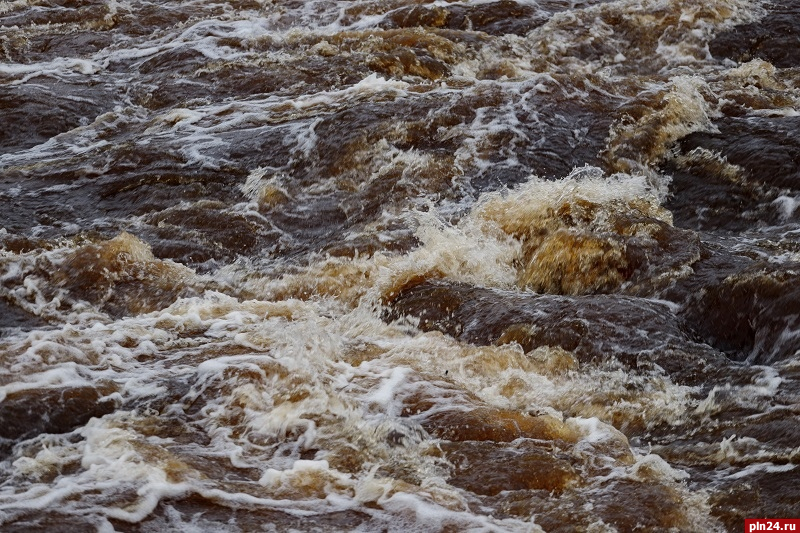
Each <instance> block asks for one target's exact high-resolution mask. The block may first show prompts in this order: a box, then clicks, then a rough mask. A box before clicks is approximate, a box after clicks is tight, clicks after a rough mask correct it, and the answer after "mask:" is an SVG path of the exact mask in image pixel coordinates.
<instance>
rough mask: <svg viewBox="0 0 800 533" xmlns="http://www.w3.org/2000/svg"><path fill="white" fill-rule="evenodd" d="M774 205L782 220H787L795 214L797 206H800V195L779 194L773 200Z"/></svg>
mask: <svg viewBox="0 0 800 533" xmlns="http://www.w3.org/2000/svg"><path fill="white" fill-rule="evenodd" d="M772 205H774V206H775V208H776V209H777V211H778V213H779V214H780V217H781V220H783V221H784V222H785V221H787V220H789V219H790V218H792V217H793V216H794V213H795V211H797V207H798V206H800V196H787V195H782V196H778V197H777V198H776V199H775V200H773V201H772Z"/></svg>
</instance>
